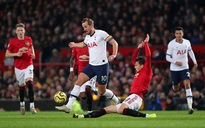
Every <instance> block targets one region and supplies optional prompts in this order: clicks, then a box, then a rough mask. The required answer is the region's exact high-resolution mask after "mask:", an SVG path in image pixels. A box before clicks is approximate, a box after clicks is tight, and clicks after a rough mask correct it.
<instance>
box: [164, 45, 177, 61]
mask: <svg viewBox="0 0 205 128" xmlns="http://www.w3.org/2000/svg"><path fill="white" fill-rule="evenodd" d="M172 51H173V50H172V47H171V46H170V44H168V48H167V53H166V60H167V61H168V62H170V63H174V64H175V63H176V61H175V60H174V59H173V58H172Z"/></svg>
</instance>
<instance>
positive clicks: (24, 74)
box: [14, 65, 34, 86]
mask: <svg viewBox="0 0 205 128" xmlns="http://www.w3.org/2000/svg"><path fill="white" fill-rule="evenodd" d="M33 69H34V67H33V65H30V66H28V67H27V68H26V69H22V70H20V69H18V68H14V71H15V75H16V80H17V81H18V84H19V85H20V86H21V85H22V84H23V83H25V82H26V79H27V78H33Z"/></svg>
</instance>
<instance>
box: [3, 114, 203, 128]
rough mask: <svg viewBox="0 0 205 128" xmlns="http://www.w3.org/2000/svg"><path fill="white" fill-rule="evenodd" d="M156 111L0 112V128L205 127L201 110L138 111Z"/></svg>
mask: <svg viewBox="0 0 205 128" xmlns="http://www.w3.org/2000/svg"><path fill="white" fill-rule="evenodd" d="M142 112H145V113H156V114H157V118H152V119H151V118H150V119H148V118H136V117H129V116H123V115H119V114H108V115H105V116H103V117H100V118H89V119H88V118H87V119H73V118H72V113H70V114H66V113H63V112H58V111H45V112H44V111H40V112H38V113H37V114H36V115H32V114H31V112H28V111H27V112H26V114H25V115H21V114H20V112H18V111H15V112H0V128H205V111H195V112H194V113H193V114H192V115H188V114H187V111H142Z"/></svg>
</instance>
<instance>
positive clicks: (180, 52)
mask: <svg viewBox="0 0 205 128" xmlns="http://www.w3.org/2000/svg"><path fill="white" fill-rule="evenodd" d="M179 54H180V55H183V54H186V50H178V51H177V55H179Z"/></svg>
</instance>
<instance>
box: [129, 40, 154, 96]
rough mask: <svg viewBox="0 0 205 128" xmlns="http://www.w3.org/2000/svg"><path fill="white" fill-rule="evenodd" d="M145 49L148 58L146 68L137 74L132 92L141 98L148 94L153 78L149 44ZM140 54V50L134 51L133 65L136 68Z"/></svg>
mask: <svg viewBox="0 0 205 128" xmlns="http://www.w3.org/2000/svg"><path fill="white" fill-rule="evenodd" d="M144 48H145V56H146V60H145V64H144V67H143V68H142V69H141V70H140V71H138V72H136V74H135V76H134V79H133V82H132V86H131V90H130V93H131V94H133V93H134V94H137V95H139V96H140V97H141V98H144V96H145V95H146V94H147V93H148V88H149V86H150V81H151V79H152V76H153V72H152V67H151V52H150V48H149V45H148V42H145V47H144ZM138 53H139V49H138V48H137V49H136V50H135V51H134V54H133V56H132V64H133V65H134V66H135V60H136V57H137V55H138Z"/></svg>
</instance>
